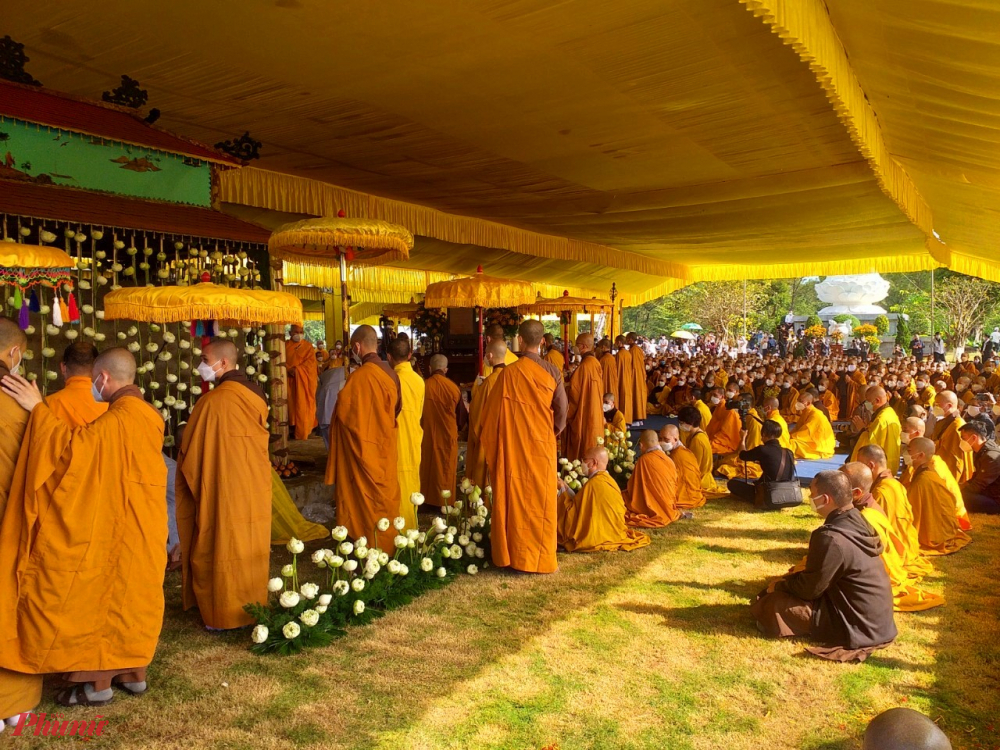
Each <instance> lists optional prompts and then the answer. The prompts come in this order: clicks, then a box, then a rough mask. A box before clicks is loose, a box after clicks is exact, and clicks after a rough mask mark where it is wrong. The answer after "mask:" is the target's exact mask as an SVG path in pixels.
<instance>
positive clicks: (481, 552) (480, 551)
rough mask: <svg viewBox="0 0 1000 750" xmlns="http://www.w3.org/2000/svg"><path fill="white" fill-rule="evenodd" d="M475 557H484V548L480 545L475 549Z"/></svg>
mask: <svg viewBox="0 0 1000 750" xmlns="http://www.w3.org/2000/svg"><path fill="white" fill-rule="evenodd" d="M476 557H478V558H479V559H480V560H482V559H483V558H484V557H486V550H484V549H483V548H482V547H478V548H477V549H476Z"/></svg>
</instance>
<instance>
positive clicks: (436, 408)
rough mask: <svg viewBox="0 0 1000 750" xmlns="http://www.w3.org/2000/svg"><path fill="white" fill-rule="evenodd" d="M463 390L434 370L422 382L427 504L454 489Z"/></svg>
mask: <svg viewBox="0 0 1000 750" xmlns="http://www.w3.org/2000/svg"><path fill="white" fill-rule="evenodd" d="M461 400H462V392H461V391H460V390H459V389H458V386H457V385H455V384H454V383H453V382H451V381H450V380H449V379H448V376H447V375H445V374H444V373H442V372H435V373H434V374H433V375H431V376H430V377H429V378H427V382H426V383H425V384H424V414H423V418H422V420H421V424H422V425H423V428H424V439H423V441H422V442H421V443H420V487H421V489H422V491H423V493H424V496H425V497H426V498H427V504H428V505H437V506H441V505H443V504H444V501H443V500H442V499H441V493H442V492H443V491H445V490H447V491H448V492H454V491H455V477H456V475H457V473H458V418H457V416H456V410H457V409H458V404H459V402H460V401H461Z"/></svg>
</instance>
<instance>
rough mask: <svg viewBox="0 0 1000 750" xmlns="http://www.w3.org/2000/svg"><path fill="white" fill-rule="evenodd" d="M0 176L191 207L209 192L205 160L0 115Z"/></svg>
mask: <svg viewBox="0 0 1000 750" xmlns="http://www.w3.org/2000/svg"><path fill="white" fill-rule="evenodd" d="M0 177H3V178H8V179H30V180H31V181H33V182H35V183H39V184H45V185H63V186H65V187H74V188H80V189H82V190H96V191H100V192H105V193H114V194H116V195H125V196H129V197H131V198H145V199H148V200H158V201H169V202H171V203H187V204H190V205H194V206H205V207H208V206H210V205H211V197H212V172H211V165H210V164H209V163H208V162H205V161H200V160H198V159H191V158H188V157H184V156H179V155H177V154H168V153H165V152H163V151H155V150H153V149H148V148H142V147H140V146H129V145H127V144H123V143H117V142H113V141H108V140H103V139H101V138H94V137H91V136H88V135H80V134H79V133H71V132H69V131H65V130H58V129H56V128H49V127H45V126H44V125H36V124H34V123H29V122H22V121H20V120H12V119H10V118H2V117H0ZM0 189H2V188H0Z"/></svg>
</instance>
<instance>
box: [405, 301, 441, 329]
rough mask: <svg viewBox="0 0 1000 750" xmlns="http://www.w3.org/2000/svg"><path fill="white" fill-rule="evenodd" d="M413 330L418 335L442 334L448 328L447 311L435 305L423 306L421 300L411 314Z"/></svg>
mask: <svg viewBox="0 0 1000 750" xmlns="http://www.w3.org/2000/svg"><path fill="white" fill-rule="evenodd" d="M412 322H413V330H414V331H416V332H417V334H419V335H420V336H430V337H431V338H434V337H435V336H443V335H444V334H445V332H446V331H447V330H448V311H447V310H445V309H442V308H437V307H424V303H423V302H421V303H420V306H419V308H418V309H417V312H416V313H415V314H414V316H413V321H412Z"/></svg>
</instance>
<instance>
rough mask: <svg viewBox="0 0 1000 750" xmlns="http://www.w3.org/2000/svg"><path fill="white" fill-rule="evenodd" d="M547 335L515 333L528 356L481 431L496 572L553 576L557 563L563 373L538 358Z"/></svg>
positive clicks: (525, 328)
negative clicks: (558, 445)
mask: <svg viewBox="0 0 1000 750" xmlns="http://www.w3.org/2000/svg"><path fill="white" fill-rule="evenodd" d="M543 334H544V329H543V328H542V324H541V323H540V322H539V321H537V320H526V321H524V322H523V323H521V326H520V328H519V329H518V340H519V344H520V346H519V348H520V349H521V350H522V351H524V352H525V353H524V355H523V356H522V357H521V358H520V359H518V361H517V362H515V363H514V364H512V365H508V366H507V367H505V368H504V369H503V373H502V374H501V375H500V379H499V380H498V381H497V384H496V385H495V386H494V388H493V390H492V391H491V392H490V395H489V398H488V399H487V400H486V406H485V407H484V412H483V421H482V425H481V427H480V431H479V439H480V440H481V441H482V445H483V452H484V453H485V455H486V465H487V467H488V469H489V473H490V477H491V481H492V483H493V484H492V487H493V523H492V527H491V538H490V545H491V547H492V551H493V564H494V565H496V566H497V567H501V568H505V567H512V568H514V569H515V570H520V571H524V572H527V573H554V572H555V571H556V570H557V569H558V564H557V562H556V542H557V534H556V526H557V523H558V512H557V506H556V492H557V487H556V458H557V456H556V437H557V436H558V435H559V434H560V433H561V432H562V431H563V430H564V429H565V427H566V411H567V405H566V391H565V389H564V387H563V380H562V373H560V372H559V371H558V370H556V368H555V367H554V366H553V365H552V364H550V363H548V362H545V361H544V360H543V359H542V358H541V355H540V354H539V348H540V347H541V344H542V335H543Z"/></svg>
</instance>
